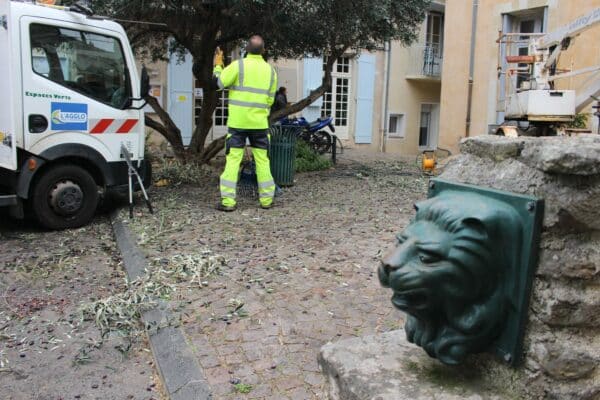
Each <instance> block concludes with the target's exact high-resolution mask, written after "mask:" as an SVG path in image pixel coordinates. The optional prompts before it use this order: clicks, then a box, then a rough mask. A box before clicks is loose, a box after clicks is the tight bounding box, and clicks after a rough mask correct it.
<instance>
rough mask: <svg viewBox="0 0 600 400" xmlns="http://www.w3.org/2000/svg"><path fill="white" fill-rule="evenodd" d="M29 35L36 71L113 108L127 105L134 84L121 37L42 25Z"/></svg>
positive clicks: (34, 28) (37, 26)
mask: <svg viewBox="0 0 600 400" xmlns="http://www.w3.org/2000/svg"><path fill="white" fill-rule="evenodd" d="M30 34H31V61H32V66H33V71H34V72H35V73H37V74H38V75H41V76H43V77H45V78H47V79H49V80H51V81H53V82H56V83H58V84H59V85H63V86H65V87H68V88H69V89H71V90H74V91H76V92H78V93H81V94H83V95H84V96H88V97H90V98H92V99H94V100H97V101H100V102H102V103H104V104H107V105H110V106H112V107H115V108H123V107H124V106H125V105H126V103H127V100H128V99H129V98H130V97H131V83H130V79H129V73H128V70H127V63H126V62H125V57H124V54H123V49H122V47H121V43H120V42H119V40H118V39H116V38H113V37H110V36H104V35H99V34H96V33H91V32H84V31H78V30H73V29H66V28H59V27H56V26H48V25H40V24H32V25H31V27H30Z"/></svg>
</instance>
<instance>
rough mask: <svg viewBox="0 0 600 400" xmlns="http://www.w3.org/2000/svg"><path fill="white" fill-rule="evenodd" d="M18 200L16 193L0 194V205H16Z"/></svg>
mask: <svg viewBox="0 0 600 400" xmlns="http://www.w3.org/2000/svg"><path fill="white" fill-rule="evenodd" d="M18 202H19V201H18V199H17V195H16V194H9V195H0V207H10V206H16V205H17V204H18Z"/></svg>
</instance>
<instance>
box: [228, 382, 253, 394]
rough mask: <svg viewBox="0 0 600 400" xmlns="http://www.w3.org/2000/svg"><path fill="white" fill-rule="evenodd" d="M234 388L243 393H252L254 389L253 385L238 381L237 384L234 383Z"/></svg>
mask: <svg viewBox="0 0 600 400" xmlns="http://www.w3.org/2000/svg"><path fill="white" fill-rule="evenodd" d="M233 388H234V389H235V391H236V392H238V393H243V394H247V393H250V392H251V391H252V389H253V388H252V385H248V384H246V383H238V384H236V385H233Z"/></svg>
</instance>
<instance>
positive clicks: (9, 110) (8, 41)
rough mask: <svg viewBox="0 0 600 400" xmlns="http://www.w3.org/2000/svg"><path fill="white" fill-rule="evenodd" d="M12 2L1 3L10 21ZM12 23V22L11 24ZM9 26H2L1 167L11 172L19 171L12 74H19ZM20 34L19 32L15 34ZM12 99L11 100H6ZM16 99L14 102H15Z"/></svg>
mask: <svg viewBox="0 0 600 400" xmlns="http://www.w3.org/2000/svg"><path fill="white" fill-rule="evenodd" d="M9 14H10V2H8V1H3V2H0V15H3V16H5V17H6V18H7V21H11V19H10V15H9ZM9 23H10V22H9ZM8 28H9V26H2V25H0V59H2V62H0V76H2V79H0V92H1V93H2V94H3V96H4V99H5V101H4V102H3V106H2V107H0V167H2V168H8V169H11V170H15V169H17V150H16V141H17V135H16V132H15V128H16V126H15V111H14V110H15V106H14V100H16V99H15V98H14V97H13V96H14V93H15V92H16V90H15V88H14V87H13V81H14V79H12V78H11V77H12V76H13V75H12V74H16V73H17V72H16V71H15V70H14V69H13V63H11V62H10V61H11V60H13V57H12V55H11V54H10V52H11V50H12V48H13V43H12V40H13V35H12V34H13V31H11V30H9V29H8ZM15 33H16V34H18V32H15ZM6 99H11V100H6ZM13 99H14V100H13Z"/></svg>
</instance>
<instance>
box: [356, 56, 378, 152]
mask: <svg viewBox="0 0 600 400" xmlns="http://www.w3.org/2000/svg"><path fill="white" fill-rule="evenodd" d="M357 82H358V88H357V95H356V113H355V115H356V126H355V130H354V142H355V143H371V142H372V140H373V96H374V91H375V55H373V54H368V53H366V54H362V55H361V56H360V58H359V59H358V81H357Z"/></svg>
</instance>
